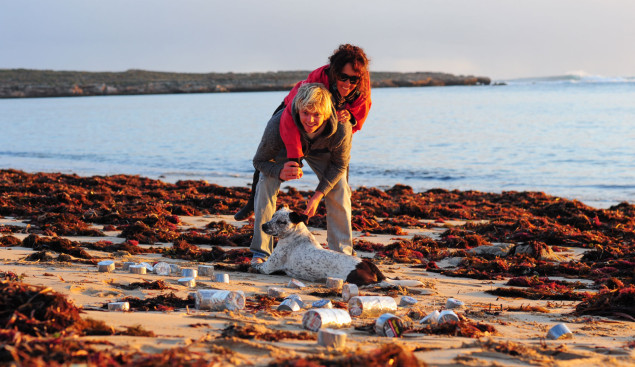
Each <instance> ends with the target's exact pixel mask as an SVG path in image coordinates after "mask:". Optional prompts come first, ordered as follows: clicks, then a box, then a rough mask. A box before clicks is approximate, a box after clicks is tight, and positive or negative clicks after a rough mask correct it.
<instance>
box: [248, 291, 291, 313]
mask: <svg viewBox="0 0 635 367" xmlns="http://www.w3.org/2000/svg"><path fill="white" fill-rule="evenodd" d="M280 301H282V299H280V298H275V297H269V296H268V295H266V294H255V295H254V296H253V297H247V299H245V310H247V311H250V312H258V311H270V310H271V309H272V307H273V305H275V304H276V303H278V302H280Z"/></svg>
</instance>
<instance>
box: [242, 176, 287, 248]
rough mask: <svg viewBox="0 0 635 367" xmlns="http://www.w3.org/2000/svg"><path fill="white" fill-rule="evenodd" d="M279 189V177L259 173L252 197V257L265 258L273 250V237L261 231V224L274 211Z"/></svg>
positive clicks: (269, 218) (268, 218) (267, 219)
mask: <svg viewBox="0 0 635 367" xmlns="http://www.w3.org/2000/svg"><path fill="white" fill-rule="evenodd" d="M279 189H280V180H279V179H277V178H273V177H269V176H267V175H263V174H260V180H259V182H258V185H257V186H256V195H255V199H254V209H255V218H254V236H253V239H252V241H251V246H250V247H249V249H250V250H251V252H252V253H253V257H254V258H262V259H266V258H267V257H269V255H271V253H272V252H273V237H271V236H270V235H268V234H266V233H264V232H263V231H262V225H263V224H264V223H266V222H268V221H269V220H271V217H272V216H273V213H275V211H276V201H277V198H278V190H279Z"/></svg>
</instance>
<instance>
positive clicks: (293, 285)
mask: <svg viewBox="0 0 635 367" xmlns="http://www.w3.org/2000/svg"><path fill="white" fill-rule="evenodd" d="M287 287H289V288H297V289H302V288H304V287H306V285H305V284H304V283H302V282H301V281H299V280H297V279H291V280H290V281H289V284H288V285H287Z"/></svg>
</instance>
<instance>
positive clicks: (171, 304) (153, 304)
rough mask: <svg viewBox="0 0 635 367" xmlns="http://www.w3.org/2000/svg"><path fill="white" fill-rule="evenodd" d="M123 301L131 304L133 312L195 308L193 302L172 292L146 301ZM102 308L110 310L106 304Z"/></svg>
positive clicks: (136, 299)
mask: <svg viewBox="0 0 635 367" xmlns="http://www.w3.org/2000/svg"><path fill="white" fill-rule="evenodd" d="M121 301H122V302H128V303H129V304H130V310H131V311H174V310H175V309H178V308H185V307H188V306H189V307H193V306H194V302H193V301H192V300H190V299H182V298H179V297H177V296H176V295H175V294H174V293H172V292H170V293H169V294H161V295H158V296H156V297H149V298H146V299H139V298H137V297H124V298H123V299H122V300H121ZM102 307H103V308H108V305H107V304H104V305H103V306H102Z"/></svg>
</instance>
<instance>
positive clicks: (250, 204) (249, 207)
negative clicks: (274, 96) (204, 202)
mask: <svg viewBox="0 0 635 367" xmlns="http://www.w3.org/2000/svg"><path fill="white" fill-rule="evenodd" d="M285 107H286V106H285V104H284V101H282V103H280V105H279V106H278V107H276V110H275V111H273V114H272V115H271V117H273V116H275V115H276V113H278V112H280V111H282V110H283V109H284V108H285ZM259 179H260V171H258V170H254V176H253V179H252V180H251V192H250V193H249V199H248V200H247V204H245V206H243V207H242V208H241V209H240V210H239V211H238V213H236V214H234V219H236V220H244V219H247V218H249V217H251V215H252V214H253V212H254V197H255V196H256V186H258V180H259Z"/></svg>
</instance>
